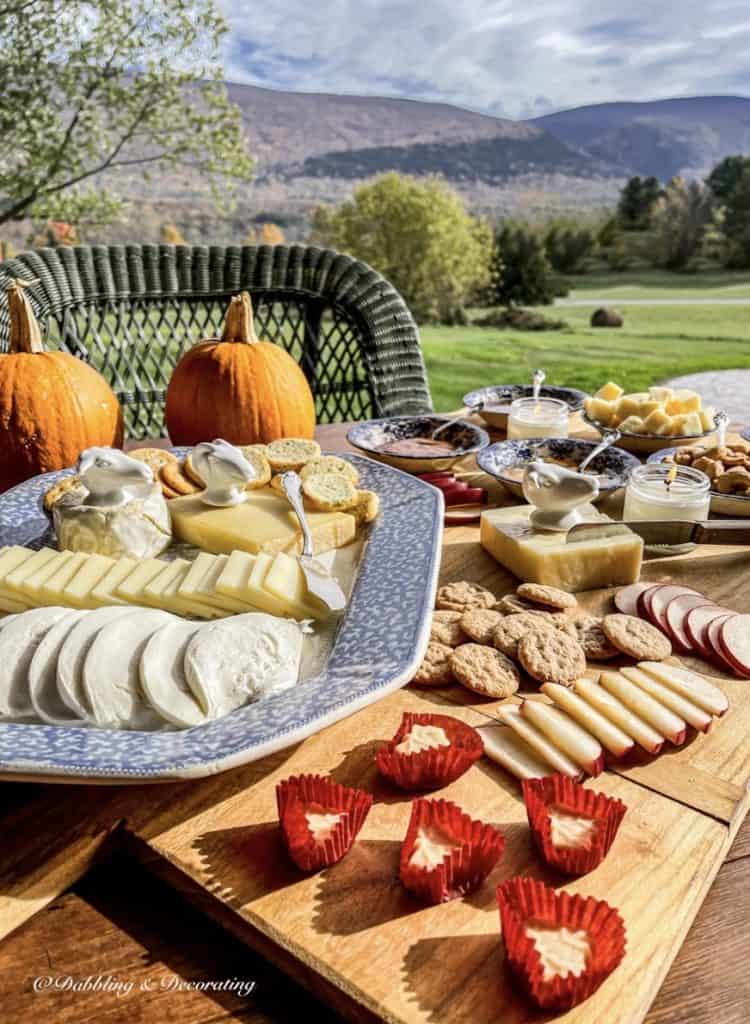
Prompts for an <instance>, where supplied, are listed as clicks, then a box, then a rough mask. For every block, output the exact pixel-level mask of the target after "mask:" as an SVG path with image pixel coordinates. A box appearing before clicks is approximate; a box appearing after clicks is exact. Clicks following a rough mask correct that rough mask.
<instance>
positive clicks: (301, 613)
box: [263, 551, 330, 619]
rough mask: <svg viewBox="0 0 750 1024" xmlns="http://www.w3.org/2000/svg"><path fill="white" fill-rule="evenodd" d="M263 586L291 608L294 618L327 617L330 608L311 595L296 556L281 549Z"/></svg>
mask: <svg viewBox="0 0 750 1024" xmlns="http://www.w3.org/2000/svg"><path fill="white" fill-rule="evenodd" d="M263 588H264V589H265V590H267V591H268V593H269V594H271V595H272V596H273V597H277V598H278V599H279V600H280V601H282V602H283V603H284V604H285V605H286V607H287V608H288V609H289V610H288V612H287V614H288V615H291V616H292V618H294V619H326V618H328V617H329V614H330V613H329V612H328V609H327V608H326V607H325V606H324V605H322V604H321V603H320V602H319V601H316V600H315V598H314V597H311V595H310V592H309V591H308V589H307V583H306V582H305V574H304V573H303V572H302V567H301V566H300V564H299V562H298V561H297V559H296V558H293V557H292V556H291V555H286V554H284V552H283V551H280V552H279V553H278V554H277V555H276V557H275V558H274V560H273V563H272V565H271V566H270V567H269V569H268V572H267V573H266V577H265V580H264V581H263Z"/></svg>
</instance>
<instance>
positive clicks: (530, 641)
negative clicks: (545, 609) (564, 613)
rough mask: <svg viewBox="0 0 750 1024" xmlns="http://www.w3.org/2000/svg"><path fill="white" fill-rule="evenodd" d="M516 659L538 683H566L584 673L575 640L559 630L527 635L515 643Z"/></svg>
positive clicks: (581, 650)
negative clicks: (516, 646) (516, 649)
mask: <svg viewBox="0 0 750 1024" xmlns="http://www.w3.org/2000/svg"><path fill="white" fill-rule="evenodd" d="M518 660H519V661H520V662H521V665H522V666H523V668H524V669H525V671H526V672H527V673H528V674H529V675H530V676H531V678H532V679H537V680H538V681H539V682H540V683H562V684H563V685H566V684H568V683H573V682H575V680H576V679H580V678H581V676H582V675H583V674H584V672H585V671H586V655H585V654H584V653H583V648H582V647H581V645H580V644H579V643H578V641H577V640H576V639H574V638H573V637H572V636H570V635H569V634H568V633H567V632H565V631H563V630H561V629H551V630H548V631H541V632H540V631H538V630H537V631H536V632H531V633H527V634H526V635H525V636H523V637H522V638H521V639H520V640H519V642H518Z"/></svg>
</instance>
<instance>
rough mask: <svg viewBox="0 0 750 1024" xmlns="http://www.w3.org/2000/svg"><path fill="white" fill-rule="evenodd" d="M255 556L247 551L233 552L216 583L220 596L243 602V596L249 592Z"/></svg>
mask: <svg viewBox="0 0 750 1024" xmlns="http://www.w3.org/2000/svg"><path fill="white" fill-rule="evenodd" d="M254 565H255V555H251V554H249V553H248V552H247V551H233V552H232V554H231V555H230V556H229V557H228V558H227V561H226V564H225V565H224V568H223V569H222V571H221V575H220V576H219V578H218V580H217V581H216V589H217V590H218V591H219V593H220V594H227V595H228V596H229V597H236V598H238V599H239V600H242V595H243V594H245V593H246V591H247V585H248V583H249V581H250V577H251V576H252V574H253V566H254Z"/></svg>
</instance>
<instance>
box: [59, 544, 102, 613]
mask: <svg viewBox="0 0 750 1024" xmlns="http://www.w3.org/2000/svg"><path fill="white" fill-rule="evenodd" d="M114 564H115V560H114V558H109V557H108V556H107V555H88V557H87V558H86V561H85V562H83V563H82V564H81V567H80V568H79V570H78V572H77V573H76V574H75V576H74V577H73V578H72V580H71V581H70V582H69V583H68V584H67V586H65V587H64V588H63V592H62V597H63V601H62V603H63V604H66V605H70V606H71V607H72V608H97V607H99V604H98V602H97V600H96V599H95V598H94V597H93V596H92V593H91V592H92V590H93V589H94V587H95V586H96V585H97V584H98V583H100V582H101V581H102V580H103V579H104V577H105V576H106V575H107V573H108V572H109V570H110V569H111V568H112V566H113V565H114Z"/></svg>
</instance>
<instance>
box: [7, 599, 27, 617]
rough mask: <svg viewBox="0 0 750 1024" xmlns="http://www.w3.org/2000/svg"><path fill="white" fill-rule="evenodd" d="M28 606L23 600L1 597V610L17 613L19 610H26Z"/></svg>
mask: <svg viewBox="0 0 750 1024" xmlns="http://www.w3.org/2000/svg"><path fill="white" fill-rule="evenodd" d="M28 607H29V606H28V605H27V604H22V603H21V601H14V600H13V598H12V597H0V612H6V613H8V614H12V615H17V614H18V613H19V612H25V611H26V610H27V608H28ZM3 621H5V620H3Z"/></svg>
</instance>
